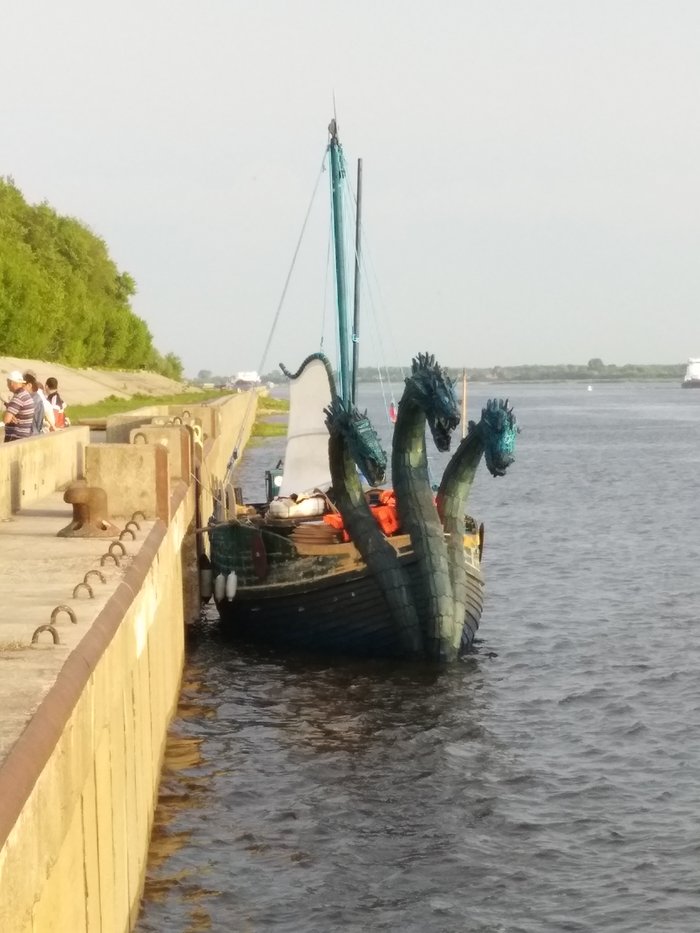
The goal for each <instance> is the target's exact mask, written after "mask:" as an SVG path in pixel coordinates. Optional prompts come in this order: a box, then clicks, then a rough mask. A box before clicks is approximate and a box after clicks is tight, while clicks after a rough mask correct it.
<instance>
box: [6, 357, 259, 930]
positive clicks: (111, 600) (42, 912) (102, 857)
mask: <svg viewBox="0 0 700 933" xmlns="http://www.w3.org/2000/svg"><path fill="white" fill-rule="evenodd" d="M15 365H19V364H18V363H17V362H14V361H13V366H15ZM20 368H21V366H20ZM53 372H54V373H55V369H54V371H53ZM46 375H50V373H47V374H46ZM57 378H59V383H60V381H61V380H60V376H59V377H57ZM107 394H112V392H111V391H110V392H108V393H107ZM255 408H256V396H255V394H254V393H246V394H243V395H237V396H232V397H225V398H222V399H220V400H217V401H216V402H215V403H212V404H208V405H198V406H189V407H187V408H185V407H184V406H169V407H167V408H166V407H154V408H146V409H142V410H140V411H138V412H130V413H129V414H127V415H121V416H112V417H110V418H109V419H108V423H107V431H106V439H105V442H104V443H96V444H95V443H90V432H89V429H88V428H86V427H79V426H76V427H71V428H68V429H66V430H63V431H60V432H56V433H54V434H50V435H43V436H38V437H33V438H27V439H26V440H23V441H14V442H13V443H11V444H0V471H2V475H3V476H5V477H6V481H5V483H4V485H3V486H2V489H1V490H0V558H1V560H0V567H1V568H2V570H1V571H0V573H2V589H3V611H2V615H1V617H0V665H2V668H1V670H2V677H0V710H2V712H1V713H0V930H8V931H10V930H12V931H13V933H23V931H27V933H28V931H34V933H43V931H51V930H57V931H58V930H61V931H63V930H70V931H71V933H73V931H96V930H128V929H129V928H131V927H132V926H133V924H134V923H135V920H136V916H137V913H138V904H139V900H140V896H141V890H142V885H143V879H144V873H145V868H146V858H147V852H148V843H149V838H150V831H151V826H152V819H153V813H154V809H155V805H156V800H157V792H158V781H159V775H160V768H161V763H162V757H163V752H164V747H165V740H166V732H167V727H168V723H169V721H170V718H171V716H172V714H173V711H174V709H175V706H176V703H177V699H178V692H179V684H180V676H181V672H182V666H183V658H184V627H185V622H186V621H189V620H191V619H192V618H193V617H194V616H195V614H196V612H197V609H198V593H197V585H196V555H197V542H198V541H199V540H201V539H200V538H199V537H198V536H197V535H196V534H195V529H196V527H197V526H198V525H199V524H200V523H201V522H202V516H205V517H207V516H208V515H209V514H210V512H211V509H212V502H213V494H214V487H216V488H218V486H219V482H220V481H221V480H222V479H223V478H224V476H225V474H226V467H227V463H228V460H229V457H230V455H231V451H232V449H233V447H234V445H236V446H237V447H238V448H239V450H240V449H242V447H243V446H244V445H245V442H246V441H247V439H248V436H249V433H250V430H251V427H252V424H253V420H254V417H255ZM202 477H205V478H206V482H203V481H201V478H202ZM79 478H82V481H80V479H79ZM66 500H68V501H66ZM85 527H90V529H91V532H92V533H91V534H89V535H83V534H81V532H82V531H83V530H84V528H85ZM100 533H103V534H104V536H99V535H100Z"/></svg>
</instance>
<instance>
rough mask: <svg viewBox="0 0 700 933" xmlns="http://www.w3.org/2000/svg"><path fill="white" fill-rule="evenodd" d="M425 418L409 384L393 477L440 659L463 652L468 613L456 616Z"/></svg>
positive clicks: (426, 629) (426, 627)
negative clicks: (432, 482)
mask: <svg viewBox="0 0 700 933" xmlns="http://www.w3.org/2000/svg"><path fill="white" fill-rule="evenodd" d="M425 427H426V416H425V411H424V408H423V406H422V405H420V404H419V402H418V401H417V399H415V398H414V397H413V395H412V393H411V388H410V383H407V385H406V389H405V390H404V395H403V397H402V399H401V402H400V404H399V411H398V415H397V418H396V424H395V425H394V438H393V444H392V456H391V472H392V481H393V484H394V491H395V493H396V503H397V507H398V510H399V517H400V519H401V526H402V528H403V530H404V531H406V532H408V534H410V536H411V543H412V546H413V551H414V553H415V555H416V558H417V570H416V571H414V573H413V575H412V585H413V592H414V598H415V600H416V603H417V605H418V606H419V607H420V616H421V622H422V625H423V634H424V638H425V644H426V648H427V650H428V652H429V654H430V655H431V656H432V657H433V658H435V659H436V660H440V659H443V658H446V657H448V656H454V655H455V654H456V652H457V649H458V648H459V643H460V639H461V633H462V621H463V612H462V613H461V614H460V613H459V611H455V603H454V600H453V594H452V583H451V579H450V573H449V557H448V553H447V544H446V542H445V536H444V534H443V530H442V525H441V524H440V518H439V516H438V513H437V509H436V508H435V502H434V499H433V491H432V489H431V488H430V477H429V474H428V457H427V453H426V446H425Z"/></svg>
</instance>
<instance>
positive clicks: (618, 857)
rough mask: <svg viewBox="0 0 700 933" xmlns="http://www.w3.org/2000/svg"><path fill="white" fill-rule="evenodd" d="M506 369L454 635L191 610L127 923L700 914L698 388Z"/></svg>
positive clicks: (643, 920) (622, 918) (369, 924)
mask: <svg viewBox="0 0 700 933" xmlns="http://www.w3.org/2000/svg"><path fill="white" fill-rule="evenodd" d="M502 391H503V392H505V391H506V390H505V389H502ZM507 393H508V394H509V395H510V396H511V400H512V402H513V404H514V406H515V409H516V414H517V416H518V420H519V422H520V424H521V426H522V429H523V430H522V434H521V436H520V438H519V442H518V451H517V462H516V463H515V464H514V466H513V467H512V468H511V470H510V471H509V474H508V475H507V476H506V477H505V478H503V479H493V478H491V477H490V476H489V475H488V474H487V473H486V471H485V470H483V472H482V473H481V475H479V476H478V478H477V482H476V484H475V489H474V492H473V495H472V499H471V502H470V511H471V512H473V514H474V515H475V516H477V517H478V518H479V519H482V520H484V521H485V523H486V549H485V554H484V567H485V573H486V578H487V599H486V606H485V610H484V616H483V619H482V627H481V630H480V636H481V639H482V641H481V645H480V647H479V651H478V653H477V654H475V655H473V656H470V657H469V658H468V659H466V660H464V661H462V662H460V663H458V664H455V665H453V666H451V667H449V668H445V669H442V670H439V669H432V668H429V667H424V666H414V665H405V664H398V663H386V662H383V663H379V662H375V663H367V662H363V663H357V662H354V663H347V662H346V663H343V662H342V661H341V660H338V659H335V660H333V659H330V660H329V659H313V658H308V657H299V656H294V657H291V656H285V655H283V654H279V655H276V654H274V653H270V652H262V651H260V650H255V649H251V648H246V647H240V646H236V645H232V644H230V643H228V642H226V641H225V640H224V639H222V637H221V635H220V633H219V631H218V627H217V625H216V624H215V621H214V620H213V619H212V620H204V621H203V622H202V623H201V624H200V625H198V626H196V627H195V629H194V630H193V631H192V632H191V635H190V638H189V649H188V661H187V667H186V671H185V677H184V684H183V691H182V699H181V704H180V710H179V715H178V718H177V719H176V721H175V722H174V723H173V726H172V729H171V740H170V743H169V749H168V760H167V762H166V768H165V772H164V776H163V782H162V788H161V804H160V808H159V811H158V814H157V818H156V830H155V832H154V839H153V844H152V849H151V861H150V866H149V875H148V881H147V885H146V891H145V896H144V904H143V909H142V913H141V918H140V921H139V925H138V928H137V929H138V930H139V931H141V933H145V931H164V930H167V931H194V930H215V931H219V930H221V931H229V930H231V931H233V930H235V931H239V930H240V931H257V930H276V931H334V930H343V931H361V930H362V931H364V930H391V931H416V933H419V931H440V933H443V931H444V933H451V931H483V933H487V931H489V933H491V931H493V933H496V931H498V933H516V931H528V933H529V931H532V933H541V931H591V933H593V931H596V933H599V931H615V933H624V931H630V933H635V931H641V930H653V931H664V933H666V931H668V933H674V931H679V933H680V931H687V933H695V931H697V930H698V929H700V870H699V867H698V866H700V790H699V788H700V742H699V741H698V725H699V719H700V716H699V712H700V700H699V696H700V687H699V677H698V658H699V655H700V651H699V650H698V646H699V640H700V636H699V632H700V570H699V568H700V535H699V534H698V525H699V521H700V505H699V501H700V392H693V391H681V390H680V388H679V387H678V386H676V385H670V384H663V385H662V384H655V385H614V386H598V385H597V386H595V387H594V390H593V391H592V392H587V391H586V387H585V386H580V385H555V386H550V385H548V386H520V385H518V386H510V387H508V388H507ZM485 398H486V396H485V390H484V388H483V387H481V386H475V387H474V388H473V389H472V390H471V392H470V408H471V409H472V410H473V411H476V410H477V409H478V408H480V407H481V405H482V404H483V403H484V402H485ZM363 404H369V406H370V412H372V411H375V412H376V411H379V409H380V407H381V406H380V399H379V398H378V396H377V395H376V394H375V395H371V394H370V396H369V398H368V399H366V400H364V401H363ZM271 451H273V453H272V456H271ZM274 459H275V456H274V447H271V446H269V445H268V446H267V447H266V448H258V449H256V450H252V449H251V450H250V451H248V452H246V455H245V463H244V467H245V471H246V472H247V474H248V476H247V477H246V476H245V475H244V477H243V479H244V481H246V482H249V481H250V480H251V478H252V477H253V476H257V475H258V474H259V473H261V471H263V470H264V469H265V467H268V466H270V465H274V463H271V461H272V460H274ZM444 462H445V460H441V459H440V458H438V457H437V455H436V458H435V460H434V462H433V470H434V473H435V475H436V476H439V473H440V471H441V469H442V467H443V465H444Z"/></svg>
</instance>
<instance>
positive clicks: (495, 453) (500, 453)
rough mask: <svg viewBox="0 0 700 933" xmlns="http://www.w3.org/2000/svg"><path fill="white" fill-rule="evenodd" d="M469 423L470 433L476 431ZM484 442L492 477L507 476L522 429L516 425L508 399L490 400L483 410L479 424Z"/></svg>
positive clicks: (485, 454) (472, 423)
mask: <svg viewBox="0 0 700 933" xmlns="http://www.w3.org/2000/svg"><path fill="white" fill-rule="evenodd" d="M476 428H477V425H475V424H474V422H473V421H470V422H469V431H470V432H471V431H472V430H473V429H476ZM478 428H479V430H481V432H482V436H483V441H484V459H485V460H486V467H487V469H488V471H489V473H490V474H491V476H505V473H506V470H507V469H508V467H509V466H510V465H511V463H513V461H514V460H515V438H516V437H517V435H518V433H519V431H520V428H519V427H518V426H517V424H516V423H515V415H514V414H513V409H512V408H508V399H506V400H505V402H504V401H503V399H495V398H492V399H489V400H488V402H487V403H486V408H482V409H481V421H480V422H479V424H478Z"/></svg>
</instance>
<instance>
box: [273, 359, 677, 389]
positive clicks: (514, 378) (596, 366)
mask: <svg viewBox="0 0 700 933" xmlns="http://www.w3.org/2000/svg"><path fill="white" fill-rule="evenodd" d="M446 369H447V371H448V373H449V375H450V377H451V378H452V379H453V380H454V381H455V382H457V381H459V380H461V378H462V369H457V368H455V367H454V366H448V367H446ZM410 372H411V367H410V366H405V367H398V366H388V367H384V368H382V369H381V370H377V369H376V368H373V367H370V366H361V367H360V368H359V369H358V371H357V378H358V380H359V381H360V382H382V381H383V382H388V383H390V384H393V385H396V384H399V385H402V384H403V381H404V379H405V378H406V376H408V375H410ZM684 372H685V364H684V363H649V364H636V363H625V364H624V365H622V366H618V365H617V364H615V363H609V364H606V363H604V362H603V361H602V360H601V359H600V358H598V357H596V358H594V359H591V360H589V361H588V363H584V364H568V363H561V364H559V365H554V366H545V365H538V364H534V365H528V366H491V367H488V368H480V369H477V368H475V367H466V373H467V379H468V381H470V382H563V381H567V380H579V381H585V382H592V381H594V382H600V381H604V382H623V381H626V380H632V381H638V380H646V379H675V380H677V379H680V378H681V377H682V376H683V374H684ZM262 379H263V381H264V382H274V383H284V382H286V381H287V379H286V376H284V375H283V374H282V372H281V371H280V370H279V369H275V370H272V372H269V373H265V375H264V376H263V377H262Z"/></svg>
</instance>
